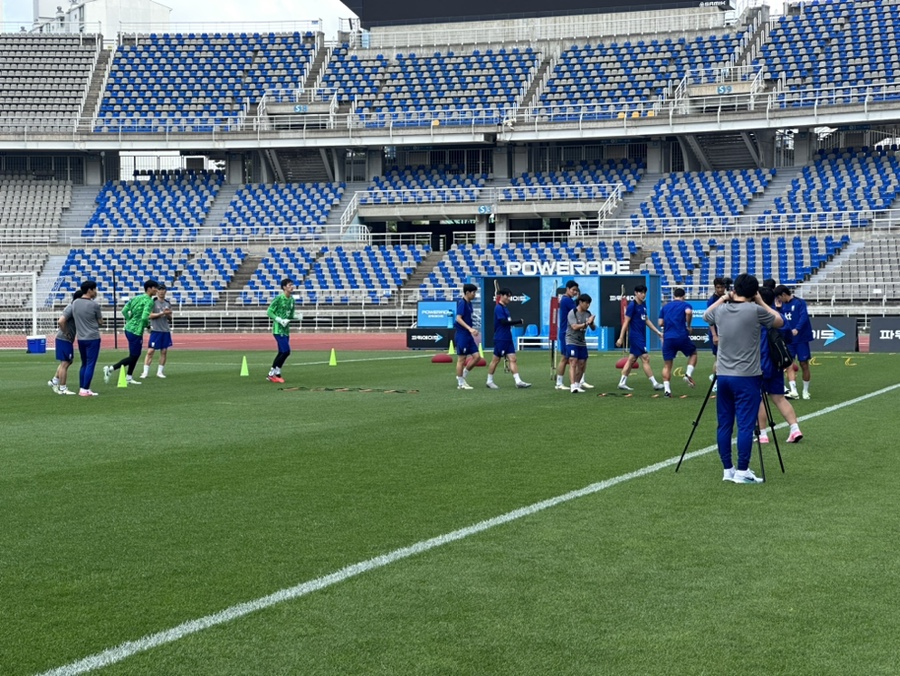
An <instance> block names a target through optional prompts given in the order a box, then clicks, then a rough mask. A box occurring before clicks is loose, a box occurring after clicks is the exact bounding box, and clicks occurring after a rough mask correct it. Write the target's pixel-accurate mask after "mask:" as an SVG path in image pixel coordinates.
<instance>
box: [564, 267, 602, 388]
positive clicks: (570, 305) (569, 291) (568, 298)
mask: <svg viewBox="0 0 900 676" xmlns="http://www.w3.org/2000/svg"><path fill="white" fill-rule="evenodd" d="M580 294H581V291H580V290H579V288H578V282H576V281H575V280H574V279H570V280H569V281H568V282H566V290H565V293H564V294H563V296H562V298H560V299H559V316H558V317H557V322H556V337H557V341H556V342H557V343H558V345H557V347H558V349H559V365H558V366H557V367H556V389H557V390H567V389H569V388H567V387H566V385H565V377H566V368H567V367H568V365H569V358H568V357H567V356H566V355H567V354H568V351H567V347H568V346H567V345H566V330H567V329H568V323H567V322H568V321H569V313H570V312H571V311H572V310H574V309H575V308H576V307H577V305H578V303H577V301H576V300H575V299H576V298H578V296H579V295H580ZM570 385H571V384H570ZM578 385H579V386H580V387H581V389H583V390H590V389H592V388H593V387H594V386H593V385H590V384H588V383H586V382H584V374H583V373H582V377H581V381H580V382H579V383H578Z"/></svg>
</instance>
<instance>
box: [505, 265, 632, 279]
mask: <svg viewBox="0 0 900 676" xmlns="http://www.w3.org/2000/svg"><path fill="white" fill-rule="evenodd" d="M629 272H630V270H629V263H628V261H510V262H509V263H507V264H506V274H507V275H521V276H523V277H535V276H544V277H553V276H563V277H572V276H577V275H627V274H629Z"/></svg>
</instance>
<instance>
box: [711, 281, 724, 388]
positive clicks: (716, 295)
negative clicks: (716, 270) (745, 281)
mask: <svg viewBox="0 0 900 676" xmlns="http://www.w3.org/2000/svg"><path fill="white" fill-rule="evenodd" d="M729 286H730V280H729V279H727V278H726V277H716V278H715V279H714V280H713V295H711V296H710V297H709V298H708V299H707V300H706V307H707V308H710V307H712V306H713V303H715V302H716V301H717V300H719V299H720V298H721V297H722V296H724V295H725V292H726V291H727V290H728V287H729ZM707 335H708V336H709V344H710V345H711V346H712V356H713V363H712V373H710V374H709V379H710V380H712V379H713V375H715V373H716V357H717V356H718V354H719V334H718V333H716V327H715V326H710V327H709V330H708V331H707ZM716 387H717V385H713V389H712V391H713V392H715V391H716Z"/></svg>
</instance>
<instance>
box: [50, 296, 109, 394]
mask: <svg viewBox="0 0 900 676" xmlns="http://www.w3.org/2000/svg"><path fill="white" fill-rule="evenodd" d="M96 297H97V282H95V281H93V280H88V281H86V282H82V283H81V298H79V299H77V300H74V301H72V304H71V305H70V306H69V307H67V308H66V309H65V311H64V312H63V316H62V317H60V319H59V328H60V329H62V330H65V328H66V324H67V323H68V322H74V323H75V333H76V334H77V336H78V352H79V354H80V355H81V370H80V371H79V372H78V386H79V390H78V394H79V395H80V396H82V397H96V396H97V393H96V392H92V391H91V381H92V380H93V379H94V368H95V367H96V366H97V359H99V357H100V327H102V326H103V314H102V313H101V312H100V306H99V305H98V304H97V303H96V302H94V299H95V298H96Z"/></svg>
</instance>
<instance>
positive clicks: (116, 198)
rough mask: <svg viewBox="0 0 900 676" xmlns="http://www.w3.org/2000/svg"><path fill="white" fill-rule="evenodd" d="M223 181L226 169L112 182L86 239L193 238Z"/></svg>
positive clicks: (99, 202)
mask: <svg viewBox="0 0 900 676" xmlns="http://www.w3.org/2000/svg"><path fill="white" fill-rule="evenodd" d="M223 180H224V175H223V174H222V173H221V172H193V171H184V172H182V171H176V172H171V173H167V172H166V173H153V174H151V175H150V176H149V178H148V180H147V181H107V182H106V184H105V185H104V186H103V187H102V188H101V189H100V194H99V195H98V196H97V209H96V211H95V212H94V214H93V215H92V216H91V218H90V220H89V221H88V223H87V225H86V226H85V227H84V229H83V230H82V233H81V236H82V237H84V238H85V240H87V241H100V242H107V241H125V242H128V241H162V242H174V241H190V240H193V239H194V238H196V236H197V232H198V230H199V228H200V226H201V225H202V224H203V222H204V220H205V218H206V214H207V213H208V212H209V208H210V207H211V206H212V203H213V200H214V199H215V196H216V193H217V192H218V191H219V187H220V186H221V184H222V181H223Z"/></svg>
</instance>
